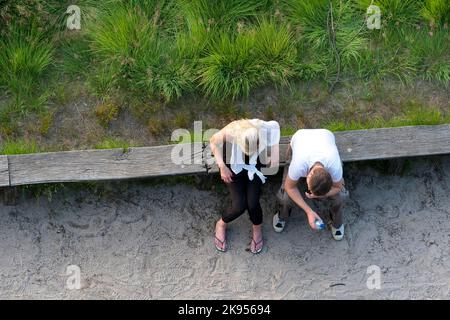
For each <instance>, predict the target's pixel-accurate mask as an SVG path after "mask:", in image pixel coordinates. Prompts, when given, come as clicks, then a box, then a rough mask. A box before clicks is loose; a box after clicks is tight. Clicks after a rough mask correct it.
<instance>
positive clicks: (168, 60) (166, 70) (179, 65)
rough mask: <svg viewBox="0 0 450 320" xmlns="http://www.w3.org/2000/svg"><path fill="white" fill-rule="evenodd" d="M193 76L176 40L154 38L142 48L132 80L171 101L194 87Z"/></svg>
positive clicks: (137, 85) (154, 95)
mask: <svg viewBox="0 0 450 320" xmlns="http://www.w3.org/2000/svg"><path fill="white" fill-rule="evenodd" d="M192 75H193V70H192V69H191V65H190V64H188V63H186V62H185V61H184V59H183V57H182V55H181V51H180V49H179V47H178V46H177V44H176V43H175V42H173V41H172V40H170V39H165V40H162V39H156V38H154V39H152V42H151V43H149V44H147V45H146V46H145V47H143V48H142V49H141V50H140V53H139V54H138V58H137V59H136V65H135V69H134V70H133V74H132V76H131V79H132V81H134V83H135V84H136V87H137V88H139V89H142V90H144V92H146V93H147V95H148V96H150V97H153V98H155V97H156V98H161V99H163V100H164V101H166V102H169V101H171V100H173V99H176V98H179V97H180V96H181V95H182V93H183V92H184V91H189V90H191V89H192V88H193V82H192V80H193V76H192Z"/></svg>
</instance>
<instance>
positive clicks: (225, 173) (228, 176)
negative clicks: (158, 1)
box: [219, 165, 233, 183]
mask: <svg viewBox="0 0 450 320" xmlns="http://www.w3.org/2000/svg"><path fill="white" fill-rule="evenodd" d="M219 168H220V177H221V178H222V180H223V181H224V182H225V183H231V182H233V173H232V172H231V170H230V169H228V167H227V166H226V165H222V166H220V167H219Z"/></svg>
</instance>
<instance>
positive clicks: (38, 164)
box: [0, 125, 450, 186]
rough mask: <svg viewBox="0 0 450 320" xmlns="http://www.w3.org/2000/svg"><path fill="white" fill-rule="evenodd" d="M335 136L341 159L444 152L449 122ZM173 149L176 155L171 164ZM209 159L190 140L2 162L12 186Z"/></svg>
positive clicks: (211, 167) (284, 143)
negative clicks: (164, 144)
mask: <svg viewBox="0 0 450 320" xmlns="http://www.w3.org/2000/svg"><path fill="white" fill-rule="evenodd" d="M335 136H336V143H337V146H338V149H339V152H340V154H341V159H342V160H343V161H360V160H374V159H391V158H399V157H411V156H422V155H435V154H445V153H450V125H438V126H413V127H399V128H383V129H370V130H355V131H343V132H336V133H335ZM289 140H290V138H289V137H284V138H282V139H281V144H280V163H281V165H283V164H284V161H285V154H286V149H287V147H288V143H289ZM180 150H183V152H181V153H180V152H179V151H180ZM175 153H178V154H179V155H180V157H178V162H175V163H174V162H173V158H172V154H175ZM202 154H203V159H202ZM213 160H214V159H213V158H212V157H211V151H210V149H209V146H208V147H206V149H205V150H203V149H202V144H201V143H194V144H184V145H182V144H178V145H168V146H157V147H143V148H130V149H128V150H127V151H126V152H124V150H122V149H110V150H84V151H67V152H54V153H38V154H27V155H15V156H8V161H7V162H6V166H7V167H8V162H9V177H10V184H11V186H16V185H22V184H33V183H46V182H70V181H89V180H114V179H127V178H141V177H152V176H164V175H175V174H190V173H202V172H207V171H208V172H217V171H218V170H217V166H216V165H215V164H214V161H213ZM0 163H1V162H0ZM3 163H5V160H4V159H3ZM205 163H206V164H208V166H207V167H208V170H206V166H205ZM3 166H4V164H3ZM4 170H5V169H4ZM4 170H3V171H4ZM7 171H8V170H7V169H6V172H7ZM1 172H2V171H1V170H0V173H1ZM1 176H4V175H0V177H1ZM3 179H5V178H3ZM3 183H6V182H5V181H4V182H3Z"/></svg>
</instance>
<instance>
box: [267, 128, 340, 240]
mask: <svg viewBox="0 0 450 320" xmlns="http://www.w3.org/2000/svg"><path fill="white" fill-rule="evenodd" d="M287 152H288V154H287V157H286V166H285V168H284V173H283V181H282V184H281V188H280V190H279V192H278V195H277V196H278V198H279V200H280V201H281V210H279V211H278V212H277V213H276V214H275V215H274V217H273V227H274V229H275V231H276V232H281V231H283V229H284V227H285V224H286V220H287V219H288V217H289V216H290V212H291V209H292V207H293V205H294V204H296V205H298V206H299V207H300V208H302V209H303V211H304V212H305V213H306V216H307V218H308V222H309V225H310V226H311V228H312V229H317V226H316V224H315V222H316V220H319V221H320V220H322V218H321V217H320V216H319V214H321V215H322V216H324V218H325V219H326V220H329V221H330V224H331V233H332V235H333V238H334V239H335V240H342V238H343V237H344V224H343V222H342V212H341V209H342V205H343V199H344V198H345V196H346V195H347V191H346V190H345V188H344V180H343V176H342V174H343V170H342V162H341V159H340V157H339V152H338V149H337V147H336V143H335V139H334V135H333V133H332V132H331V131H329V130H325V129H302V130H298V131H297V132H296V133H295V134H294V135H293V136H292V139H291V142H290V145H289V148H288V151H287ZM299 184H300V185H299ZM299 186H300V188H301V190H302V191H300V190H299V188H298V187H299ZM302 193H304V196H305V197H306V198H307V199H310V200H311V201H312V203H313V204H314V205H313V207H316V209H318V212H319V214H318V213H317V212H316V211H314V210H313V209H312V208H311V206H310V205H309V204H308V203H307V201H309V200H307V201H305V199H304V198H303V195H302ZM319 210H321V211H319Z"/></svg>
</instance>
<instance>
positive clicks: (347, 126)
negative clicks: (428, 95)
mask: <svg viewBox="0 0 450 320" xmlns="http://www.w3.org/2000/svg"><path fill="white" fill-rule="evenodd" d="M449 115H450V113H448V114H443V113H442V112H441V111H440V110H438V109H437V108H424V107H419V106H414V105H413V106H407V108H406V110H405V111H404V112H403V114H401V115H399V116H394V117H392V118H390V119H387V120H386V119H383V118H381V117H375V118H374V119H371V120H367V121H361V120H353V121H350V122H346V121H333V122H330V123H328V124H326V125H325V127H326V128H327V129H328V130H331V131H346V130H362V129H373V128H388V127H402V126H419V125H439V124H445V123H450V116H449Z"/></svg>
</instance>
